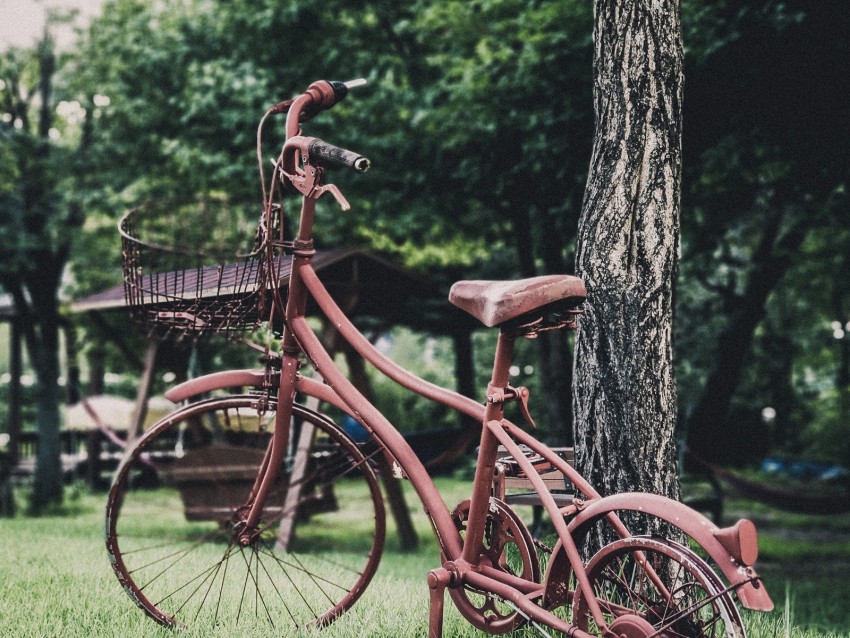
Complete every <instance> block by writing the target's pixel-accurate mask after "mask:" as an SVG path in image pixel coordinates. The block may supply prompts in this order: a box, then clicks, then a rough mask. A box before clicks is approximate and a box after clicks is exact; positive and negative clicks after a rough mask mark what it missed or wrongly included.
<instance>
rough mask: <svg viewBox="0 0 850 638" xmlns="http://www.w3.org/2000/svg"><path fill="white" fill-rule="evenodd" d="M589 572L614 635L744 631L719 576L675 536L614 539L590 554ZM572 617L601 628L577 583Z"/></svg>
mask: <svg viewBox="0 0 850 638" xmlns="http://www.w3.org/2000/svg"><path fill="white" fill-rule="evenodd" d="M647 565H649V566H650V568H649V569H647V568H646V566H647ZM587 576H588V579H589V580H590V583H591V586H592V588H593V590H594V594H595V596H596V600H597V602H598V603H599V605H600V607H601V609H602V612H603V616H604V617H605V621H606V623H607V624H608V627H609V629H610V630H611V631H612V632H614V633H616V634H618V635H627V636H649V635H661V636H666V637H668V638H676V637H685V636H689V637H700V638H720V637H725V638H744V637H745V635H746V634H745V631H744V627H743V623H742V622H741V617H740V615H739V614H738V610H737V608H736V607H735V603H734V601H733V600H732V597H731V595H730V593H729V592H728V591H724V588H723V586H722V584H721V582H720V580H719V578H717V576H716V575H715V574H714V573H713V571H712V570H711V569H710V568H709V567H708V565H707V564H706V563H705V562H704V561H703V560H702V559H701V558H700V557H699V556H698V555H697V554H696V553H694V552H692V551H691V550H689V549H687V548H686V547H683V546H681V545H679V544H678V543H675V542H673V541H668V540H666V539H664V538H660V537H652V536H634V537H629V538H624V539H620V540H617V541H614V542H613V543H610V544H608V545H606V546H605V547H603V548H602V549H600V550H599V551H598V552H597V553H596V554H595V555H594V556H593V558H591V559H590V561H589V562H588V565H587ZM573 623H575V624H576V625H577V626H578V627H579V628H580V629H582V630H583V631H588V632H590V633H598V632H599V628H598V627H597V626H596V623H595V621H594V619H593V617H592V615H591V614H590V611H589V608H588V604H587V600H586V599H585V596H584V594H583V592H582V591H581V590H580V589H577V590H576V592H575V596H574V599H573Z"/></svg>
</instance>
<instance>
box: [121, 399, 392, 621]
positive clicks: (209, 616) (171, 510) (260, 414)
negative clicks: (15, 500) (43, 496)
mask: <svg viewBox="0 0 850 638" xmlns="http://www.w3.org/2000/svg"><path fill="white" fill-rule="evenodd" d="M257 407H258V398H257V397H255V396H250V395H241V396H232V397H227V398H217V399H209V400H204V401H200V402H198V403H194V404H190V405H188V406H186V407H183V408H181V409H179V410H177V411H176V412H174V413H172V414H171V415H169V416H167V417H165V418H163V419H162V420H160V421H159V422H157V423H156V424H154V425H153V426H152V427H151V428H150V429H149V430H148V431H147V432H146V433H145V434H144V435H143V436H142V437H141V438H140V439H139V440H138V441H137V442H136V443H135V444H134V445H133V446H132V447H131V448H130V449H129V451H128V452H127V453H126V454H125V456H124V458H123V460H122V461H121V463H120V465H119V467H118V470H117V471H116V474H115V477H114V480H113V483H112V487H111V489H110V492H109V497H108V504H107V509H106V546H107V550H108V552H109V555H110V560H111V563H112V567H113V569H114V571H115V574H116V576H117V577H118V580H119V581H120V582H121V584H122V585H123V587H124V589H125V591H126V592H127V594H128V595H129V596H130V598H131V599H132V600H133V601H134V602H135V603H136V604H137V605H138V606H139V607H140V608H142V609H143V610H144V611H145V612H146V613H147V614H148V615H149V616H150V617H151V618H153V619H154V620H156V621H157V622H159V623H160V624H162V625H166V626H177V627H188V626H195V625H207V626H209V627H213V626H215V627H216V628H221V627H226V626H228V625H236V624H238V625H240V626H246V625H247V626H249V628H250V626H251V625H258V626H261V627H263V628H265V629H267V628H268V626H269V625H271V626H272V627H274V628H279V629H287V628H288V629H290V630H298V629H302V628H304V627H309V626H320V627H321V626H325V625H327V624H329V623H331V622H333V621H334V620H335V619H336V618H338V617H339V616H340V615H341V614H342V613H344V612H345V611H346V610H348V609H349V608H350V607H351V606H352V605H353V604H354V603H355V602H356V601H357V599H358V598H359V597H360V596H361V594H362V593H363V591H364V590H365V589H366V587H367V585H368V584H369V582H370V580H371V579H372V576H373V575H374V573H375V571H376V569H377V566H378V562H379V560H380V556H381V553H382V550H383V547H384V540H385V536H386V524H385V511H384V504H383V498H382V495H381V490H380V487H379V485H378V481H377V479H376V477H375V473H374V471H373V469H372V467H371V465H370V462H369V459H368V458H367V457H366V456H365V455H364V454H363V452H362V451H361V449H360V447H359V446H358V445H357V444H356V443H354V442H353V441H352V440H351V439H350V438H349V437H348V436H347V435H346V434H345V433H344V432H343V431H342V430H340V429H339V428H338V427H337V426H336V425H335V424H334V423H333V422H332V421H331V420H330V419H328V418H327V417H325V416H324V415H321V414H319V413H317V412H313V411H311V410H309V409H307V408H305V407H303V406H300V405H298V404H296V405H295V406H294V412H293V419H292V430H291V432H290V435H291V436H290V443H291V444H290V448H291V449H294V442H295V441H296V440H297V437H298V436H299V433H301V432H309V430H305V429H304V428H305V424H306V425H309V426H312V427H313V428H315V430H314V432H315V438H314V443H313V445H312V447H311V450H312V451H311V453H310V455H309V461H308V463H307V469H306V472H305V474H304V476H303V478H302V480H300V481H293V480H291V479H292V476H293V467H294V466H295V463H294V455H293V454H290V455H289V456H288V457H287V458H286V459H285V460H284V464H283V467H282V468H281V478H279V479H278V481H277V483H276V485H275V486H274V487H273V489H272V491H271V493H270V494H269V498H268V499H267V500H266V504H265V506H264V510H263V515H262V517H261V521H260V533H259V534H258V535H257V536H256V538H255V539H254V540H253V541H252V542H251V543H250V544H249V545H248V546H242V544H240V543H239V540H238V539H239V531H240V530H239V529H238V526H236V525H234V521H236V520H238V518H239V515H238V514H237V513H236V512H237V510H238V509H239V507H240V505H242V504H244V502H245V500H246V499H247V497H248V494H249V492H250V488H251V485H252V483H253V480H254V477H255V476H256V474H257V471H258V464H259V461H260V459H262V454H263V452H264V450H265V448H266V446H267V445H268V441H269V440H270V437H271V431H272V430H273V427H274V412H275V403H274V402H271V403H269V404H267V405H266V406H265V410H263V411H258V409H257ZM223 458H226V459H229V462H227V463H223V462H222V459H223ZM302 458H304V457H302ZM294 486H295V487H297V490H296V491H295V492H291V493H292V494H297V498H296V499H294V500H290V501H288V502H287V501H286V500H285V498H286V493H287V488H290V490H291V489H292V488H293V487H294ZM291 498H293V497H291ZM353 512H356V516H355V517H352V516H351V514H352V513H353ZM292 516H295V517H296V518H295V519H293V518H291V517H292ZM284 519H288V521H289V522H292V521H293V520H295V521H296V522H295V526H294V536H293V537H292V538H291V541H290V543H289V545H288V547H287V548H286V549H284V548H282V547H280V540H279V536H280V530H281V527H280V522H281V521H282V520H284ZM355 521H360V522H355Z"/></svg>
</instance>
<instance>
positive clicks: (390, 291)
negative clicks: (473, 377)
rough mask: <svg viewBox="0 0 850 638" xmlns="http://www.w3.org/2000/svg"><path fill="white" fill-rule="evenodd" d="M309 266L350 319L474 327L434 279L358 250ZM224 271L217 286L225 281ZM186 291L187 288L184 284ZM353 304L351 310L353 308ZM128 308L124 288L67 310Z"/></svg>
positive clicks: (445, 329)
mask: <svg viewBox="0 0 850 638" xmlns="http://www.w3.org/2000/svg"><path fill="white" fill-rule="evenodd" d="M290 264H291V262H290V260H289V259H285V260H284V261H283V263H282V264H281V269H280V276H279V280H278V285H279V286H281V287H286V286H287V285H288V283H289V275H290ZM313 267H314V268H315V270H316V272H317V273H318V274H319V277H320V279H321V280H322V282H323V283H324V284H325V286H326V287H327V289H328V290H329V291H330V293H331V295H332V296H333V297H334V299H335V300H336V301H337V302H338V303H341V304H345V307H346V308H350V310H348V312H349V314H350V315H351V316H352V317H353V318H354V319H360V320H363V321H369V322H374V323H376V324H381V325H405V326H409V327H411V328H414V329H416V330H423V331H427V332H431V333H435V334H454V333H457V332H463V331H468V330H470V329H472V328H474V327H475V325H476V324H475V323H474V320H472V318H471V317H470V316H469V315H467V314H466V313H464V312H462V311H461V310H458V309H457V308H455V307H454V306H453V305H451V304H450V303H449V302H448V300H447V299H446V297H445V295H444V294H443V293H441V292H440V290H439V289H438V288H437V286H436V285H435V284H434V282H433V281H432V280H430V279H429V278H427V277H426V276H424V275H422V274H420V273H418V272H415V271H412V270H410V269H408V268H405V267H403V266H401V265H399V264H395V263H393V262H391V261H389V260H387V259H385V258H383V257H380V256H378V255H376V254H374V253H372V252H370V251H367V250H363V249H360V248H352V247H348V248H339V249H335V250H327V251H318V252H317V253H316V255H315V257H314V259H313ZM228 269H232V270H233V271H234V272H235V270H236V265H232V266H225V267H224V271H223V275H222V277H221V280H220V281H224V282H226V281H227V279H228V272H229V271H228ZM175 276H179V277H182V278H183V279H186V278H191V277H196V276H197V274H196V273H194V272H191V271H186V273H175ZM186 285H187V286H190V285H191V284H186ZM226 293H227V291H226V290H223V289H222V287H221V286H217V287H216V288H213V289H210V290H202V291H201V294H200V296H201V297H208V296H209V297H211V296H216V295H223V294H226ZM352 304H353V305H352ZM125 308H126V301H125V298H124V286H123V285H119V286H115V287H113V288H110V289H108V290H104V291H102V292H99V293H96V294H94V295H90V296H88V297H86V298H84V299H81V300H79V301H77V302H75V303H73V304H72V305H71V311H72V312H75V313H84V312H106V311H116V310H121V309H125Z"/></svg>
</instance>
